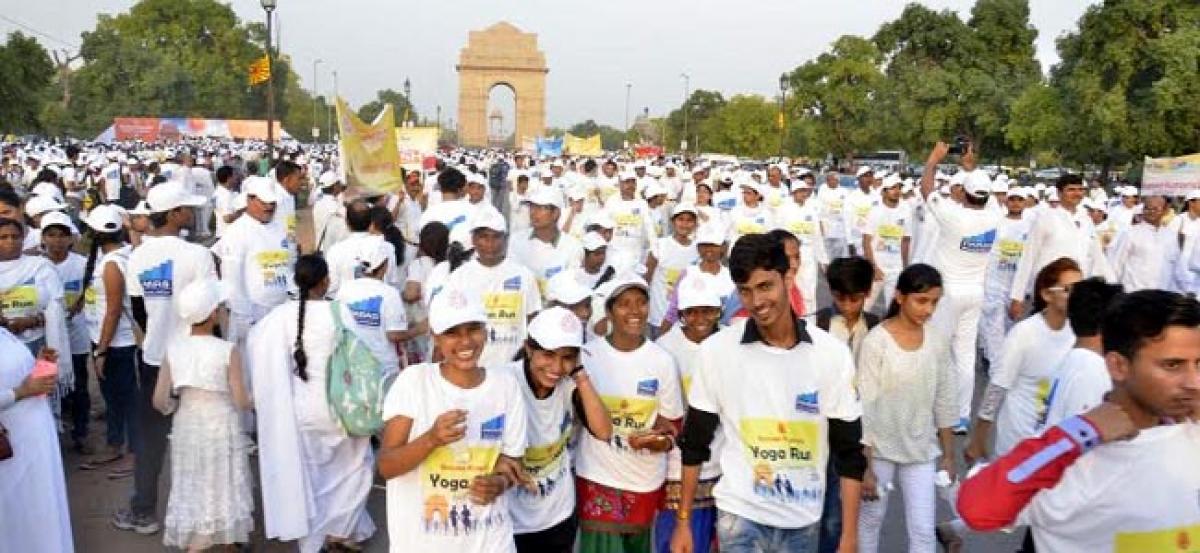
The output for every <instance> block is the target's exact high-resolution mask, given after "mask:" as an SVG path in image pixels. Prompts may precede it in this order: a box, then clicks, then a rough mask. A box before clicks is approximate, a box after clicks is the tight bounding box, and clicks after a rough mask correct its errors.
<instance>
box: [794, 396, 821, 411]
mask: <svg viewBox="0 0 1200 553" xmlns="http://www.w3.org/2000/svg"><path fill="white" fill-rule="evenodd" d="M820 408H821V399H820V398H819V397H818V396H817V392H815V391H813V392H809V393H807V394H799V395H797V396H796V410H797V411H799V412H801V413H811V414H816V413H817V412H818V411H820Z"/></svg>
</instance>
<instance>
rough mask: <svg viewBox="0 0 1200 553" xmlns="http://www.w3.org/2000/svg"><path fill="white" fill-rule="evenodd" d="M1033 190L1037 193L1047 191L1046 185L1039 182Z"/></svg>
mask: <svg viewBox="0 0 1200 553" xmlns="http://www.w3.org/2000/svg"><path fill="white" fill-rule="evenodd" d="M1033 189H1034V190H1036V191H1038V192H1041V191H1043V190H1045V189H1046V183H1044V182H1039V183H1037V184H1035V185H1033Z"/></svg>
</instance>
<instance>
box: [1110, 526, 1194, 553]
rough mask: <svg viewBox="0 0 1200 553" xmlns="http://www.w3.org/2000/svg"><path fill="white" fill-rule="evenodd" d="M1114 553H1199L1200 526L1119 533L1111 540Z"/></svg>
mask: <svg viewBox="0 0 1200 553" xmlns="http://www.w3.org/2000/svg"><path fill="white" fill-rule="evenodd" d="M1113 551H1114V553H1143V552H1147V551H1164V552H1165V551H1170V552H1172V553H1200V524H1193V525H1191V526H1180V527H1178V528H1170V529H1167V530H1157V531H1151V532H1119V533H1117V537H1116V539H1115V540H1113Z"/></svg>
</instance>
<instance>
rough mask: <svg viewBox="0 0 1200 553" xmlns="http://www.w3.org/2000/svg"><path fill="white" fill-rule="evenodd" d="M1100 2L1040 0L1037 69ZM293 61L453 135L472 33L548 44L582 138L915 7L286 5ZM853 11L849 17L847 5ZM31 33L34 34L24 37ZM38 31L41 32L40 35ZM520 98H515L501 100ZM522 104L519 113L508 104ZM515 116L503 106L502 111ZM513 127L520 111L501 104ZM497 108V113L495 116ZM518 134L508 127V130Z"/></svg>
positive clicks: (771, 1) (75, 35)
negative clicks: (459, 69) (513, 32)
mask: <svg viewBox="0 0 1200 553" xmlns="http://www.w3.org/2000/svg"><path fill="white" fill-rule="evenodd" d="M1097 1H1098V0H1030V11H1031V17H1030V19H1031V22H1032V24H1033V26H1034V27H1036V28H1037V29H1038V31H1039V33H1038V38H1037V57H1038V60H1039V61H1040V62H1041V63H1042V68H1043V71H1045V70H1047V69H1048V68H1049V67H1050V66H1051V65H1052V64H1054V63H1056V62H1057V61H1058V54H1057V52H1056V50H1055V47H1054V40H1055V38H1057V37H1058V36H1060V35H1061V34H1063V33H1066V32H1069V31H1071V30H1074V29H1075V27H1076V22H1077V21H1078V19H1079V17H1080V16H1081V15H1083V12H1084V10H1085V9H1086V8H1087V6H1088V5H1090V4H1095V3H1097ZM134 3H135V2H134V1H133V0H38V1H37V2H29V1H25V2H14V3H13V4H10V5H9V6H8V7H7V8H5V9H4V11H3V12H0V36H2V35H6V34H8V32H10V31H13V30H22V31H24V32H25V33H26V34H34V36H36V37H37V38H38V39H39V40H40V41H41V42H42V43H43V45H44V46H46V47H47V48H53V49H63V48H67V49H72V48H74V49H77V48H78V44H79V42H80V38H79V36H80V33H81V32H83V31H86V30H90V29H92V28H93V27H94V26H95V22H96V15H97V14H100V13H110V14H115V13H119V12H123V11H127V10H128V9H129V7H130V6H131V5H133V4H134ZM227 3H231V4H232V6H233V8H234V11H235V12H237V14H238V15H239V17H241V18H243V19H256V20H260V21H261V20H263V19H264V14H263V11H262V8H261V7H260V4H259V2H258V1H257V0H232V2H227ZM920 3H922V4H924V5H926V6H928V7H930V8H933V9H938V10H940V9H947V8H948V9H952V10H955V11H957V12H958V13H959V15H960V17H962V18H963V19H964V20H965V19H966V18H967V17H969V14H970V9H971V6H972V5H973V3H974V1H973V0H922V1H921V2H920ZM278 4H279V7H278V9H277V12H278V14H279V18H278V19H277V21H278V26H279V27H281V28H282V32H283V35H282V38H283V51H284V53H286V54H288V55H290V56H291V57H292V59H293V63H294V66H295V69H296V71H297V73H299V74H300V76H301V79H302V80H303V81H304V82H303V83H302V84H303V86H304V87H305V88H309V89H310V90H311V89H312V86H313V85H312V81H313V78H314V76H313V67H314V66H313V62H314V61H315V60H317V59H320V60H321V63H320V64H319V65H317V73H316V86H317V88H318V91H319V93H321V94H331V93H332V91H333V84H334V83H333V76H332V71H334V70H336V71H337V73H338V79H337V84H338V92H339V93H340V94H341V95H342V96H343V97H344V98H346V99H347V101H348V102H349V103H350V104H351V105H361V104H363V103H365V102H367V101H369V100H371V99H372V98H373V97H374V93H375V91H376V90H380V89H383V88H394V89H396V90H402V87H403V83H404V80H405V78H408V79H409V80H410V81H411V82H412V101H413V103H414V104H415V106H416V108H417V110H418V113H420V114H421V115H422V116H423V117H428V118H431V119H432V118H433V117H435V112H436V109H437V106H439V105H440V106H441V113H442V118H443V121H442V122H443V124H447V123H448V122H449V119H450V118H453V117H455V115H456V114H455V110H456V109H457V106H456V105H457V97H458V76H457V74H456V72H455V69H454V66H455V64H456V63H457V61H458V55H459V50H460V49H462V48H463V47H465V46H466V43H467V33H468V32H469V31H471V30H481V29H484V28H486V27H488V26H490V25H492V24H494V23H496V22H499V21H508V22H510V23H512V24H513V25H516V26H517V27H518V28H520V29H521V30H523V31H526V32H533V33H537V35H538V45H539V47H540V48H541V50H542V51H543V52H544V53H545V55H546V63H547V65H548V67H549V69H550V72H549V74H548V75H547V80H546V121H547V124H548V125H550V126H556V127H568V126H570V125H572V124H574V123H577V122H581V121H584V120H586V119H594V120H596V121H597V122H599V123H603V124H609V125H612V126H615V127H618V128H619V127H622V126H623V125H624V124H625V117H626V115H625V114H626V104H625V95H626V84H630V85H632V87H631V88H630V94H629V96H630V106H629V112H630V117H631V118H632V117H634V116H636V114H637V113H640V112H641V111H642V110H643V109H646V108H648V109H649V110H650V113H651V114H652V115H662V114H665V113H666V112H668V111H670V110H671V109H674V108H677V107H678V106H679V105H680V104H681V103H682V101H683V98H684V79H683V77H682V76H681V75H682V74H687V75H688V77H689V78H688V84H689V86H690V88H691V90H695V89H698V88H703V89H708V90H717V91H720V92H721V93H722V94H723V95H725V96H726V97H729V96H732V95H734V94H762V95H764V96H768V97H771V96H773V95H775V94H777V90H778V87H779V84H778V83H779V75H780V74H781V73H783V72H784V71H788V70H790V69H792V68H794V67H796V66H798V65H800V64H803V63H804V62H806V61H808V60H810V59H813V58H815V57H816V56H818V55H820V54H821V53H822V52H824V51H826V50H827V49H828V48H829V45H830V44H831V43H832V42H833V41H834V40H835V39H836V38H837V37H839V36H841V35H845V34H854V35H861V36H870V35H872V34H874V32H875V30H876V29H878V28H879V25H880V24H882V23H885V22H887V21H891V20H893V19H895V18H896V17H898V16H899V15H900V12H901V11H903V9H904V5H905V2H904V1H901V0H854V1H852V2H846V1H844V0H843V1H838V2H835V1H829V0H822V1H817V0H738V1H730V0H724V1H716V0H638V1H633V0H601V1H594V2H562V1H561V0H560V1H550V0H508V1H497V0H441V1H437V2H434V1H428V0H417V1H387V0H336V1H333V0H278ZM848 5H850V6H853V8H852V9H848V8H847V6H848ZM22 27H24V28H22ZM32 31H36V33H33V32H32ZM496 96H500V97H504V96H507V97H509V98H511V94H503V93H499V94H494V95H493V97H494V98H495V97H496ZM508 102H511V100H508ZM502 104H503V102H502ZM500 107H501V109H502V111H504V112H506V115H507V116H508V117H511V110H512V106H511V104H508V105H501V106H500ZM490 109H491V108H490V107H489V111H490ZM508 126H510V125H506V127H508Z"/></svg>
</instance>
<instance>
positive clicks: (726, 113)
mask: <svg viewBox="0 0 1200 553" xmlns="http://www.w3.org/2000/svg"><path fill="white" fill-rule="evenodd" d="M778 115H779V106H778V104H777V103H776V102H771V101H768V100H767V99H765V98H763V97H762V96H746V95H737V96H734V97H733V98H730V100H729V101H728V102H727V103H726V104H725V105H724V106H722V107H721V108H720V109H718V110H717V111H716V112H715V113H713V114H712V116H711V117H709V118H708V119H707V120H705V121H704V123H703V124H702V125H701V129H700V134H701V136H702V138H703V140H704V149H705V151H713V152H723V153H729V154H734V155H741V156H751V157H768V156H772V155H775V154H776V153H777V152H778V151H779V132H778V127H777V126H776V120H777V117H778Z"/></svg>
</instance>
